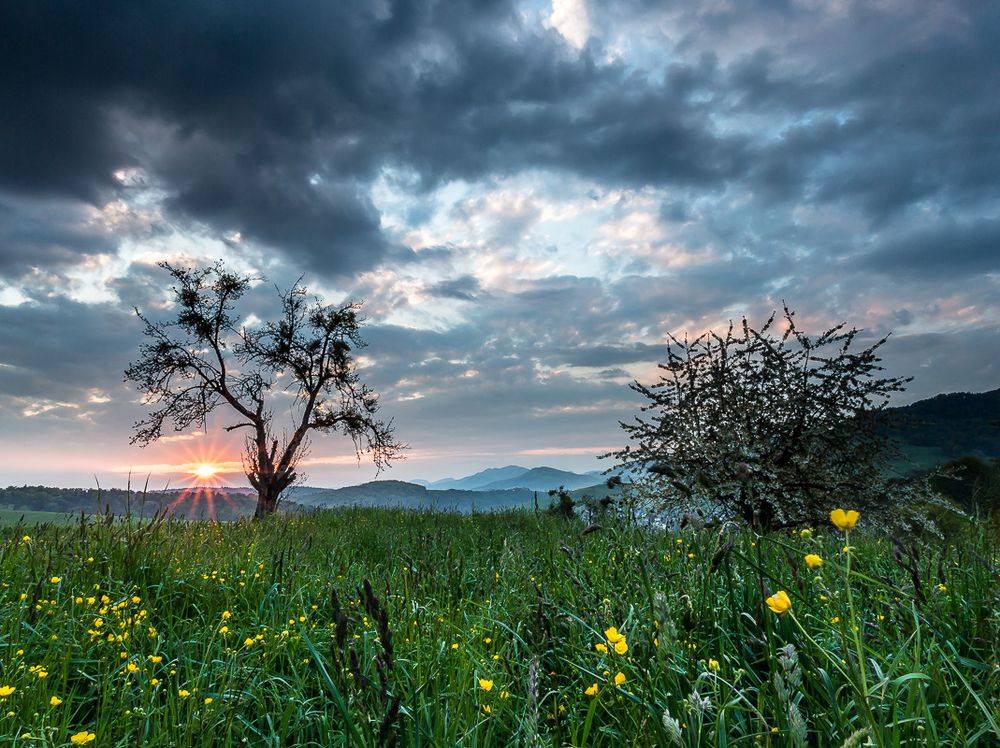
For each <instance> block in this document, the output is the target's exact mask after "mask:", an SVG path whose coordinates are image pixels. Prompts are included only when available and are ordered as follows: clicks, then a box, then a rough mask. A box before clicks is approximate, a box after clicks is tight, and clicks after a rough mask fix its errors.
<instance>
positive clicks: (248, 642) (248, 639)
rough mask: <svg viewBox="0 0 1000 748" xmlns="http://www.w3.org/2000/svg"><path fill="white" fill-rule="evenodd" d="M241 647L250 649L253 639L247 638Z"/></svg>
mask: <svg viewBox="0 0 1000 748" xmlns="http://www.w3.org/2000/svg"><path fill="white" fill-rule="evenodd" d="M243 646H244V647H252V646H253V639H251V638H250V637H249V636H248V637H247V638H246V639H244V640H243Z"/></svg>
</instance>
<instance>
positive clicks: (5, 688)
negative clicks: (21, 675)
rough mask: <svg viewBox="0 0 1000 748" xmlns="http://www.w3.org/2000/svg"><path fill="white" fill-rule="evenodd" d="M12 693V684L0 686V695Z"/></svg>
mask: <svg viewBox="0 0 1000 748" xmlns="http://www.w3.org/2000/svg"><path fill="white" fill-rule="evenodd" d="M12 693H14V686H0V696H2V697H4V698H6V697H7V696H10V695H11V694H12Z"/></svg>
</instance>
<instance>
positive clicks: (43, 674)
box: [0, 509, 1000, 748]
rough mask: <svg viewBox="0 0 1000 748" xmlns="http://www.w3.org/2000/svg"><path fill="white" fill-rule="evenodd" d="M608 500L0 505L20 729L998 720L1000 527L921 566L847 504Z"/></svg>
mask: <svg viewBox="0 0 1000 748" xmlns="http://www.w3.org/2000/svg"><path fill="white" fill-rule="evenodd" d="M605 524H606V527H605V528H604V529H603V530H600V531H597V532H593V533H590V534H588V535H586V536H583V535H582V534H581V530H582V528H583V525H582V524H580V523H578V522H575V521H564V520H559V519H556V518H552V517H548V516H546V515H533V514H530V513H507V514H494V515H475V516H465V517H461V516H457V515H447V514H431V513H409V512H404V511H396V510H379V509H343V510H336V511H329V512H323V513H319V514H317V515H310V516H305V517H295V516H289V517H276V518H274V519H273V520H269V521H267V522H260V523H252V522H240V523H232V524H228V525H220V524H209V523H182V522H168V523H165V524H162V525H157V524H155V523H146V524H143V525H137V524H135V523H131V524H129V523H125V524H114V523H113V524H101V523H96V524H87V525H85V526H83V527H81V526H79V524H77V525H76V526H69V527H56V526H51V525H44V526H39V527H36V528H26V527H24V526H10V525H8V526H5V527H3V528H0V572H2V579H3V587H2V590H0V611H2V615H0V699H2V700H3V704H2V707H3V708H2V709H0V736H2V737H0V743H2V742H4V741H6V742H5V743H4V744H10V745H15V744H16V745H22V746H31V745H35V746H64V745H73V744H74V743H72V742H71V738H72V737H74V736H76V744H84V745H86V744H88V743H86V742H83V741H86V740H88V739H89V738H90V735H93V736H94V739H93V741H92V742H91V743H89V744H90V745H93V746H95V748H97V747H100V748H104V747H105V746H122V747H124V746H191V747H192V748H193V747H195V746H222V745H253V746H292V745H308V746H338V745H379V744H386V745H388V744H391V742H392V741H393V740H395V741H396V743H397V744H398V745H422V746H448V745H455V746H495V745H515V746H523V745H538V746H564V745H603V746H632V745H636V746H644V745H665V746H669V745H685V746H696V745H712V746H714V745H727V746H785V745H822V746H840V745H842V744H845V743H847V744H848V745H859V746H860V745H879V746H900V745H914V746H915V745H928V746H936V745H980V746H989V745H997V744H998V741H1000V726H998V724H997V712H998V708H1000V664H998V663H1000V652H998V647H1000V644H998V642H1000V577H998V576H997V575H998V573H1000V571H998V570H1000V563H998V556H1000V547H998V542H997V538H996V536H995V534H992V535H991V534H990V533H988V532H985V531H983V532H977V533H970V535H969V536H968V538H963V539H962V541H961V542H957V543H954V544H947V545H946V544H941V543H938V544H936V545H929V546H927V547H925V548H924V549H923V550H921V551H919V552H918V553H917V555H916V557H915V558H913V559H908V558H907V557H904V558H903V561H904V563H905V564H906V565H908V566H909V567H910V569H906V568H903V567H902V566H900V565H899V564H897V563H896V562H894V561H893V559H892V556H891V553H890V547H889V544H888V541H887V540H883V538H882V537H881V536H880V535H878V534H875V533H872V534H871V535H866V534H865V532H864V528H865V524H866V518H864V517H862V519H861V522H860V523H859V525H858V528H857V529H855V530H853V531H851V533H850V536H849V538H848V539H847V541H846V542H848V543H849V544H850V548H851V550H850V551H848V552H845V551H844V548H845V536H844V534H843V533H842V532H840V531H838V530H836V529H834V528H833V527H832V526H831V527H829V528H817V529H816V532H815V533H814V534H813V535H812V536H810V537H803V536H801V535H800V534H797V533H796V534H775V535H772V536H768V537H766V538H756V537H754V536H753V535H752V534H750V533H749V532H747V531H744V530H735V529H733V530H726V531H721V532H720V531H719V530H703V531H700V532H695V531H691V530H687V531H684V532H682V533H662V532H657V531H654V530H649V529H645V530H643V529H635V528H616V527H614V525H613V522H611V521H606V522H605ZM807 554H815V555H817V556H819V557H821V558H822V559H823V564H822V566H820V567H818V568H815V569H812V568H809V567H808V566H807V565H806V563H805V562H804V557H805V556H806V555H807ZM848 562H849V563H848ZM848 568H849V571H848ZM366 579H367V580H369V581H370V585H371V587H370V590H371V594H370V595H369V594H367V593H365V592H364V591H363V584H364V580H366ZM762 588H763V589H762ZM778 590H784V591H786V592H787V595H788V599H789V600H790V602H791V610H790V611H788V612H785V613H783V614H780V615H779V614H777V613H774V612H772V611H771V610H770V609H769V608H768V606H766V605H765V604H764V599H765V598H766V597H767V596H769V595H771V594H773V593H774V592H776V591H778ZM612 629H614V630H612ZM616 645H617V647H616ZM852 736H853V737H852ZM852 741H853V742H852Z"/></svg>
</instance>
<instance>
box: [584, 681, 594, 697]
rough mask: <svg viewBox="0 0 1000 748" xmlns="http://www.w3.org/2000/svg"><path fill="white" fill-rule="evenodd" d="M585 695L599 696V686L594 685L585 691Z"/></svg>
mask: <svg viewBox="0 0 1000 748" xmlns="http://www.w3.org/2000/svg"><path fill="white" fill-rule="evenodd" d="M584 693H585V694H587V696H597V684H596V683H594V684H593V685H592V686H591V687H590V688H588V689H585V690H584Z"/></svg>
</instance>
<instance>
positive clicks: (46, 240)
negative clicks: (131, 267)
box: [0, 117, 116, 278]
mask: <svg viewBox="0 0 1000 748" xmlns="http://www.w3.org/2000/svg"><path fill="white" fill-rule="evenodd" d="M0 119H2V117H0ZM115 246H116V242H115V241H112V240H111V239H110V237H109V236H108V235H107V233H106V232H105V231H102V230H101V229H99V228H95V227H94V226H92V225H89V224H88V221H87V216H86V215H85V214H84V211H83V210H81V209H80V206H78V205H76V204H67V201H65V200H55V199H45V200H40V201H27V200H24V199H23V198H18V199H13V198H9V197H8V198H5V197H3V195H2V194H0V277H8V278H17V277H19V276H21V275H23V274H24V273H26V272H28V271H30V269H31V268H33V267H38V268H43V269H51V268H59V267H66V266H72V265H74V264H76V263H78V262H80V261H81V260H83V259H84V258H85V257H86V256H87V255H93V254H98V253H100V252H109V251H112V250H113V249H114V248H115Z"/></svg>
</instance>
